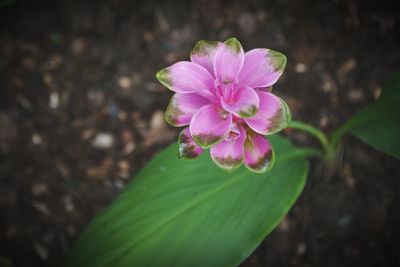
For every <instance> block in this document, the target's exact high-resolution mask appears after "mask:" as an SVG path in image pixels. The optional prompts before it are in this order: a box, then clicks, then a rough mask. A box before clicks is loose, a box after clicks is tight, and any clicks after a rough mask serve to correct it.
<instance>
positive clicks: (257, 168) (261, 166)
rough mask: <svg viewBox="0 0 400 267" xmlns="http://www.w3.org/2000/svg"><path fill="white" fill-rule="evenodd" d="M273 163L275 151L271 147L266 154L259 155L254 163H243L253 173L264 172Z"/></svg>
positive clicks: (272, 165)
mask: <svg viewBox="0 0 400 267" xmlns="http://www.w3.org/2000/svg"><path fill="white" fill-rule="evenodd" d="M274 164H275V151H274V149H273V148H272V147H271V149H270V150H269V151H268V153H267V154H265V155H263V156H260V157H259V158H258V159H257V160H256V161H255V162H254V163H251V164H245V166H246V168H247V169H249V170H250V171H252V172H254V173H266V172H268V171H270V170H271V169H272V168H273V167H274Z"/></svg>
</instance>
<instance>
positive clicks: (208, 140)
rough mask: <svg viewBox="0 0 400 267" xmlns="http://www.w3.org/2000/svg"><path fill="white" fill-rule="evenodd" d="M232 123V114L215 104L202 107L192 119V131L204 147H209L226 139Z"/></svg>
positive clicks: (194, 137)
mask: <svg viewBox="0 0 400 267" xmlns="http://www.w3.org/2000/svg"><path fill="white" fill-rule="evenodd" d="M231 123H232V115H231V114H230V113H227V112H225V111H224V110H222V109H217V108H216V107H214V106H213V105H207V106H204V107H202V108H201V109H200V110H199V111H198V112H197V113H196V114H195V115H194V116H193V117H192V120H191V121H190V127H189V128H190V133H191V135H192V137H193V139H194V141H195V142H196V143H197V144H198V145H199V146H201V147H202V148H209V147H211V146H212V145H214V144H216V143H218V142H220V141H221V140H222V139H224V138H225V137H226V135H227V133H228V131H229V128H230V125H231Z"/></svg>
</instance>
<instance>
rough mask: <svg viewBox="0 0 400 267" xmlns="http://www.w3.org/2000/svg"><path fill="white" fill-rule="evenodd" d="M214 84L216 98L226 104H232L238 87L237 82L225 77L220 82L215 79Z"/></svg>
mask: <svg viewBox="0 0 400 267" xmlns="http://www.w3.org/2000/svg"><path fill="white" fill-rule="evenodd" d="M214 83H215V94H216V96H217V97H218V98H220V99H221V98H222V99H223V100H224V101H225V102H226V103H229V104H232V102H233V101H234V95H235V92H236V90H237V87H238V86H237V85H238V80H237V79H230V78H227V77H225V78H224V79H222V81H221V80H220V79H216V80H215V82H214Z"/></svg>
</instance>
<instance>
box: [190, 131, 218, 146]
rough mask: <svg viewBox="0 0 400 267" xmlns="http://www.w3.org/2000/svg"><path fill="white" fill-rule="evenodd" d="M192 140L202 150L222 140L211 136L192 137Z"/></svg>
mask: <svg viewBox="0 0 400 267" xmlns="http://www.w3.org/2000/svg"><path fill="white" fill-rule="evenodd" d="M192 137H193V140H194V141H195V142H196V144H198V145H199V146H200V147H202V148H210V147H212V146H213V145H215V144H217V143H218V142H219V141H221V140H222V139H223V137H221V136H217V135H213V134H198V135H192Z"/></svg>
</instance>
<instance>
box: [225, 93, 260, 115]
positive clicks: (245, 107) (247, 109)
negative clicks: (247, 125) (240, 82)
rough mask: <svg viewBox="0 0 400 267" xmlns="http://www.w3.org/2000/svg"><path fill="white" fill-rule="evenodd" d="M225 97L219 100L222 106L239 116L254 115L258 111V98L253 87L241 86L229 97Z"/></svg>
mask: <svg viewBox="0 0 400 267" xmlns="http://www.w3.org/2000/svg"><path fill="white" fill-rule="evenodd" d="M225 98H226V97H225ZM225 98H224V99H222V100H221V105H222V107H223V108H224V109H225V110H226V111H229V112H231V113H233V114H235V115H236V116H239V117H241V118H249V117H251V116H254V115H255V114H256V113H257V111H258V107H259V103H260V100H259V98H258V94H257V92H256V91H255V90H254V89H253V88H250V87H241V88H239V89H237V91H236V92H234V93H233V94H232V96H231V97H229V98H228V99H225Z"/></svg>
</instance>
